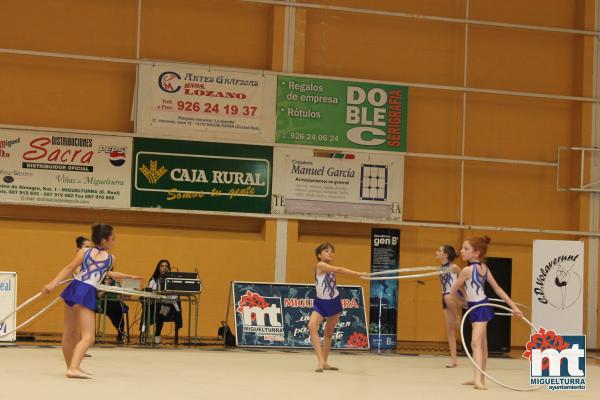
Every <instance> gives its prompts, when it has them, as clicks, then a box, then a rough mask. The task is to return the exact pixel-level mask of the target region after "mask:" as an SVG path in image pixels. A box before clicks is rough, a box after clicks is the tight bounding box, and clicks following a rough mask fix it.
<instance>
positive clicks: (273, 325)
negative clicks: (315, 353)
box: [232, 282, 369, 350]
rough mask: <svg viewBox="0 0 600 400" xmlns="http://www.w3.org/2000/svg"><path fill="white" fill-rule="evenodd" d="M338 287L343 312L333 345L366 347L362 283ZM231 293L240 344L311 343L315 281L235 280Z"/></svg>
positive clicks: (367, 337)
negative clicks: (311, 282) (308, 283)
mask: <svg viewBox="0 0 600 400" xmlns="http://www.w3.org/2000/svg"><path fill="white" fill-rule="evenodd" d="M338 290H339V292H340V296H341V300H342V307H343V312H342V314H341V317H340V321H339V323H338V324H337V326H336V328H335V330H334V332H333V343H332V347H333V348H337V349H362V350H366V349H368V348H369V336H368V335H369V334H368V332H367V324H366V316H365V302H364V297H363V290H362V287H360V286H338ZM232 295H233V307H234V314H235V329H236V333H237V334H236V343H237V345H238V346H242V347H262V346H264V347H312V345H311V343H310V338H309V335H308V320H309V318H310V314H311V313H312V311H313V308H312V302H313V298H314V296H315V287H314V285H305V284H280V283H253V282H233V283H232ZM321 335H322V332H321Z"/></svg>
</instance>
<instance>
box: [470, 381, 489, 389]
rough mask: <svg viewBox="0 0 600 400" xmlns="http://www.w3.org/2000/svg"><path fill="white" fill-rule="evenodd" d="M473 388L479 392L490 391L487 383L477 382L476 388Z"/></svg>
mask: <svg viewBox="0 0 600 400" xmlns="http://www.w3.org/2000/svg"><path fill="white" fill-rule="evenodd" d="M473 388H474V389H477V390H488V388H487V386H485V383H482V382H475V386H473Z"/></svg>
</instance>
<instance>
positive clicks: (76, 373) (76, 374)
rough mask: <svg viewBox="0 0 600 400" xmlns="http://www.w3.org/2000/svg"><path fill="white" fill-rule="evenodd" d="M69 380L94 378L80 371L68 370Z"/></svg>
mask: <svg viewBox="0 0 600 400" xmlns="http://www.w3.org/2000/svg"><path fill="white" fill-rule="evenodd" d="M67 378H75V379H92V377H91V376H90V375H88V374H86V373H84V372H83V371H82V370H80V369H68V370H67Z"/></svg>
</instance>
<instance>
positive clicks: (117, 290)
mask: <svg viewBox="0 0 600 400" xmlns="http://www.w3.org/2000/svg"><path fill="white" fill-rule="evenodd" d="M70 281H72V279H67V280H65V281H62V282H60V283H59V284H58V285H57V287H58V286H61V285H63V284H65V283H67V282H70ZM98 290H101V291H103V292H110V293H117V294H125V295H135V296H139V297H148V298H153V299H160V298H162V297H163V296H161V295H160V294H157V293H152V292H144V291H141V290H135V289H123V288H120V287H116V286H106V285H98ZM42 296H43V294H42V292H39V293H38V294H36V295H35V296H32V297H31V298H29V299H28V300H27V301H25V302H24V303H23V304H21V305H20V306H19V307H17V308H16V309H15V310H14V311H12V312H11V313H10V314H8V315H6V316H4V317H3V318H2V319H0V322H4V321H6V320H7V319H8V318H10V317H11V316H13V315H14V314H16V313H17V312H18V311H19V310H21V309H22V308H24V307H27V306H28V305H29V304H31V303H33V302H34V301H36V300H37V299H39V298H40V297H42ZM60 299H61V297H60V296H58V297H56V298H55V299H54V300H52V301H51V302H50V303H49V304H48V305H46V306H45V307H44V308H42V309H41V310H40V311H38V312H37V313H35V314H34V315H32V316H31V317H29V319H28V320H27V321H25V322H23V323H22V324H20V325H18V326H17V327H16V328H15V329H13V330H11V331H8V332H6V333H0V337H4V336H8V335H10V334H12V333H13V332H16V331H18V330H19V329H21V328H23V327H24V326H26V325H28V324H29V323H31V322H32V321H34V320H35V319H37V318H39V317H40V316H41V315H42V314H44V313H45V312H47V311H48V310H50V309H51V308H52V307H53V306H54V305H55V304H56V303H57V302H58V301H60Z"/></svg>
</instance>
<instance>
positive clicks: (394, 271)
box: [369, 266, 441, 276]
mask: <svg viewBox="0 0 600 400" xmlns="http://www.w3.org/2000/svg"><path fill="white" fill-rule="evenodd" d="M440 269H441V267H430V266H425V267H414V268H400V269H390V270H387V271H379V272H371V273H370V274H369V276H377V275H387V274H402V273H404V272H419V271H439V270H440Z"/></svg>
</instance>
